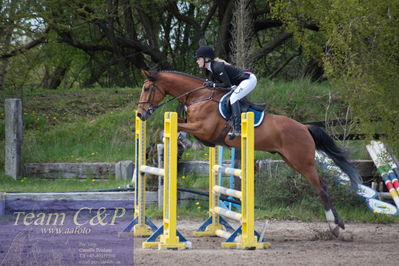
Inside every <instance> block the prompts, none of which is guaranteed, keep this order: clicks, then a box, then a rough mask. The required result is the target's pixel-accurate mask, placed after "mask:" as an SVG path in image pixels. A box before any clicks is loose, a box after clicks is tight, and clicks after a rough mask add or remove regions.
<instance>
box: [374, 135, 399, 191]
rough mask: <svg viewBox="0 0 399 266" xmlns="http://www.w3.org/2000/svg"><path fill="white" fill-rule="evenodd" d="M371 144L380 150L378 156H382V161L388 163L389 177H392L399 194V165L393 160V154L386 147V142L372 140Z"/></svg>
mask: <svg viewBox="0 0 399 266" xmlns="http://www.w3.org/2000/svg"><path fill="white" fill-rule="evenodd" d="M371 145H373V147H374V148H375V149H376V151H377V152H378V156H379V157H380V159H381V161H383V162H384V163H385V164H386V166H385V167H386V168H387V170H388V177H389V179H391V182H392V185H393V187H394V188H395V190H396V192H397V193H398V194H399V181H398V175H397V174H396V173H397V172H398V170H397V168H398V167H397V165H396V164H395V162H394V161H393V158H392V156H391V155H390V154H389V152H388V150H387V149H386V147H385V145H384V143H382V142H381V141H371Z"/></svg>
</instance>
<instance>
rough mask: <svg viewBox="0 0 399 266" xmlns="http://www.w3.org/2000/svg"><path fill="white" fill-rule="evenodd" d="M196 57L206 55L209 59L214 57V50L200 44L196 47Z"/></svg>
mask: <svg viewBox="0 0 399 266" xmlns="http://www.w3.org/2000/svg"><path fill="white" fill-rule="evenodd" d="M196 57H197V58H198V57H204V58H205V57H208V58H210V59H214V58H215V52H214V51H213V49H212V47H210V46H201V47H200V48H198V50H197V52H196Z"/></svg>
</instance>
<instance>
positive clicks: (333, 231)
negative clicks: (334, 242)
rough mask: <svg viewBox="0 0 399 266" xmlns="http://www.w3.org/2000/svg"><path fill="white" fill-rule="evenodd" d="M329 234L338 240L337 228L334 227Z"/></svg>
mask: <svg viewBox="0 0 399 266" xmlns="http://www.w3.org/2000/svg"><path fill="white" fill-rule="evenodd" d="M331 233H332V234H333V235H334V236H335V237H336V238H338V237H339V227H338V226H336V227H335V228H334V229H332V230H331Z"/></svg>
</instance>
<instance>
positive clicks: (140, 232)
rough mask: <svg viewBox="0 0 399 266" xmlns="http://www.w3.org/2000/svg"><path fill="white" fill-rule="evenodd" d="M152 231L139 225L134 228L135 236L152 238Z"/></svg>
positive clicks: (145, 226)
mask: <svg viewBox="0 0 399 266" xmlns="http://www.w3.org/2000/svg"><path fill="white" fill-rule="evenodd" d="M152 233H153V232H152V231H151V229H150V228H149V227H148V226H147V225H139V224H136V225H135V226H133V235H134V236H150V235H152Z"/></svg>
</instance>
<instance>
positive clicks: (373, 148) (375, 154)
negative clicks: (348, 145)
mask: <svg viewBox="0 0 399 266" xmlns="http://www.w3.org/2000/svg"><path fill="white" fill-rule="evenodd" d="M366 148H367V151H368V152H369V154H370V157H371V159H372V160H373V161H374V163H375V165H376V166H377V170H378V172H379V173H380V174H381V177H382V179H383V180H384V183H385V186H386V187H387V189H388V192H389V194H390V195H391V197H392V199H393V201H394V202H395V205H396V206H397V208H398V209H399V195H398V192H397V191H396V190H395V187H394V185H393V184H392V181H391V179H390V176H389V174H390V173H391V171H392V170H391V167H390V166H389V164H386V163H385V162H384V160H383V158H382V157H381V156H379V155H380V154H379V150H378V146H377V145H375V144H374V143H373V142H372V144H370V145H366Z"/></svg>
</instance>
